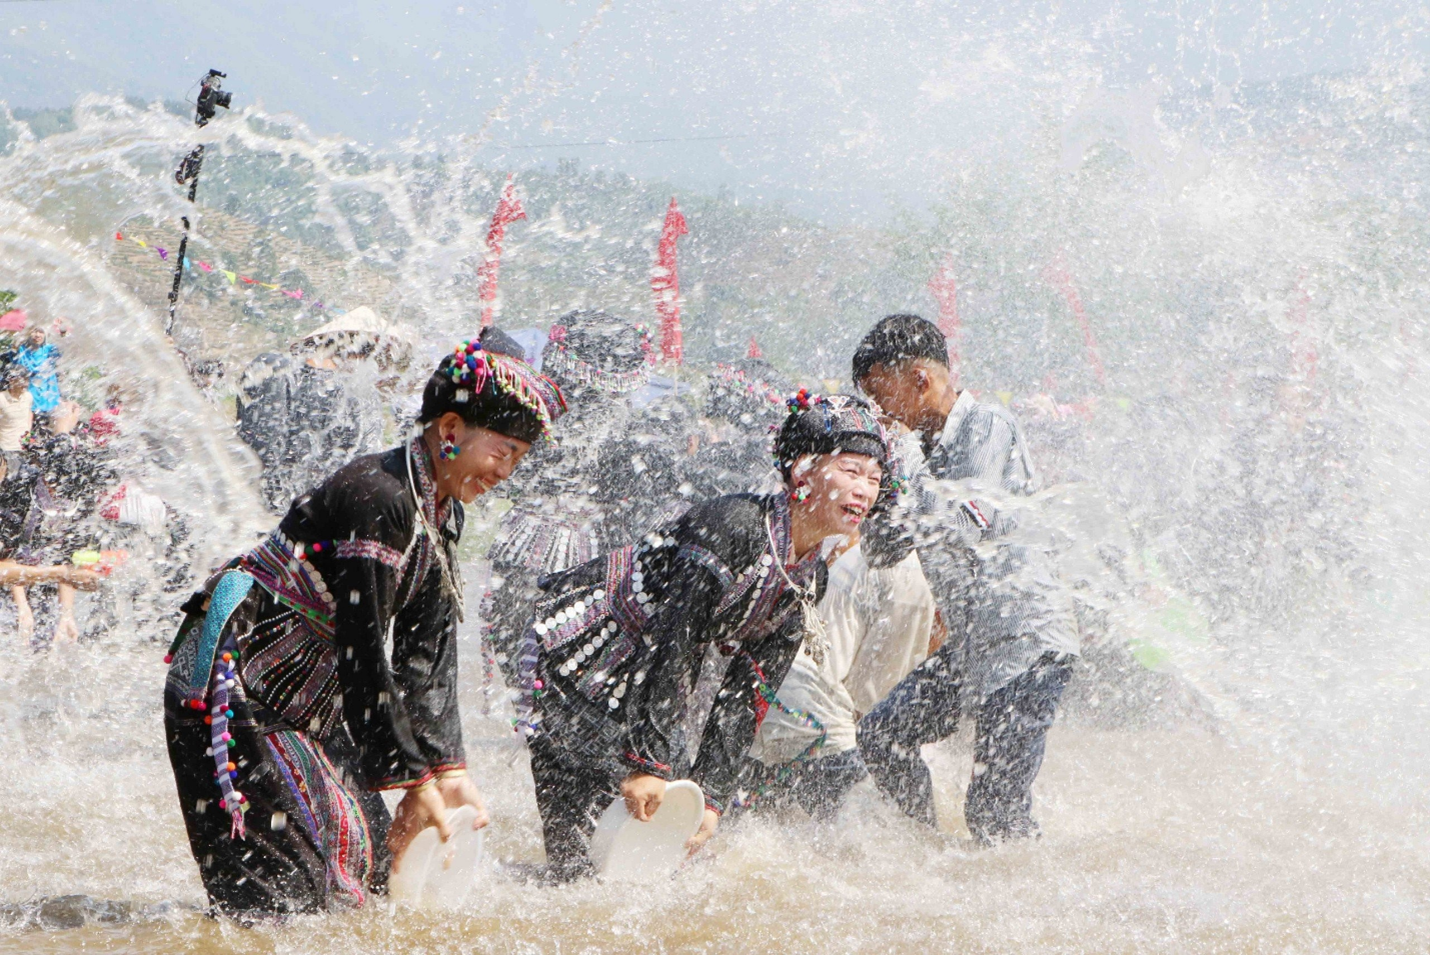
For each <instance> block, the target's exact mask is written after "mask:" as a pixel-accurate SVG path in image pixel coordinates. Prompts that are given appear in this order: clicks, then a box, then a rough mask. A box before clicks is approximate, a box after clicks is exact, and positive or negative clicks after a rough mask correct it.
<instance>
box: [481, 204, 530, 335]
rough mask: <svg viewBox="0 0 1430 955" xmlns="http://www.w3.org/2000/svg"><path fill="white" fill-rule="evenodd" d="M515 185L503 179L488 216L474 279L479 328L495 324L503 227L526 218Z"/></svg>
mask: <svg viewBox="0 0 1430 955" xmlns="http://www.w3.org/2000/svg"><path fill="white" fill-rule="evenodd" d="M515 190H516V184H515V183H514V182H513V181H512V177H511V176H507V177H506V188H505V189H503V190H502V194H501V199H499V200H498V201H497V208H496V211H495V212H493V213H492V224H491V227H490V228H488V229H487V254H486V256H485V258H483V259H482V265H481V268H480V269H478V270H477V275H478V277H479V278H480V279H481V291H480V293H479V294H480V296H481V302H482V327H483V328H487V327H488V326H490V325H491V324H492V323H493V322H495V321H496V311H497V273H498V272H500V271H501V247H502V240H503V239H504V238H505V237H506V227H507V226H509V225H511V224H512V223H513V222H516V221H517V220H518V219H525V218H526V210H525V209H523V208H522V207H521V200H520V199H518V198H517V197H516V191H515Z"/></svg>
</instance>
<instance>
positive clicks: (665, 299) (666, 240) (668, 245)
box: [650, 196, 690, 365]
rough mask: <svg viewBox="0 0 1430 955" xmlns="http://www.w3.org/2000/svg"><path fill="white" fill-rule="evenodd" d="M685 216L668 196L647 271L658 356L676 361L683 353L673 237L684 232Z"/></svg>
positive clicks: (679, 359)
mask: <svg viewBox="0 0 1430 955" xmlns="http://www.w3.org/2000/svg"><path fill="white" fill-rule="evenodd" d="M689 233H690V230H689V229H688V228H686V225H685V216H683V215H681V214H680V207H679V206H677V205H676V204H675V197H674V196H671V197H670V207H669V208H668V209H666V210H665V227H664V228H663V229H661V231H660V246H659V247H658V248H657V249H656V254H655V267H654V268H652V269H651V270H650V290H651V292H652V293H653V294H654V295H655V310H656V313H657V314H658V315H660V356H661V358H663V359H665V360H666V361H673V362H675V363H676V364H677V365H678V364H680V361H681V356H682V354H683V352H684V347H683V343H682V341H681V335H680V278H679V276H678V275H677V274H676V270H675V240H676V239H678V238H680V237H681V236H683V235H688V234H689Z"/></svg>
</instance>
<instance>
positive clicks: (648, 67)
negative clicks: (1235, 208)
mask: <svg viewBox="0 0 1430 955" xmlns="http://www.w3.org/2000/svg"><path fill="white" fill-rule="evenodd" d="M1427 24H1430V12H1427V9H1426V8H1416V7H1414V6H1412V5H1410V4H1408V3H1404V4H1397V3H1388V2H1376V0H1370V2H1361V3H1349V2H1341V0H1305V2H1299V3H1288V2H1276V0H1170V2H1169V0H1150V2H1121V3H1119V2H1112V0H1070V2H1062V3H1047V2H1033V3H1029V2H1020V0H1008V2H987V0H972V2H958V3H952V2H937V3H936V2H927V0H824V2H807V0H778V2H763V0H720V2H715V0H709V2H691V0H634V2H621V0H539V2H538V0H533V2H524V3H518V2H513V3H478V2H473V0H457V2H452V0H435V2H430V3H423V4H414V3H407V2H399V0H356V2H324V3H320V4H296V3H292V2H290V0H254V2H248V3H241V4H238V3H236V4H231V5H229V4H219V3H212V2H207V0H191V2H182V3H181V2H172V0H150V2H137V0H0V99H3V100H4V101H6V102H8V103H9V104H10V105H11V106H16V107H39V106H63V105H67V104H69V103H70V102H72V101H73V100H74V98H75V97H76V96H78V95H80V94H83V93H90V92H105V93H124V94H127V95H133V96H139V97H142V98H145V99H156V98H162V99H178V98H181V97H183V96H184V95H185V94H186V92H187V93H188V95H190V96H191V95H192V87H193V86H194V84H195V81H196V80H197V79H198V78H199V77H200V76H201V75H203V73H204V72H205V71H206V70H207V69H208V68H209V67H214V68H217V69H220V70H223V71H225V72H227V73H228V74H229V80H228V81H227V88H228V89H229V90H231V91H232V92H233V94H234V102H235V104H236V105H239V104H253V103H261V104H262V105H263V107H264V108H265V109H267V110H269V111H272V112H291V113H292V114H294V115H296V116H297V117H299V118H300V119H301V120H303V121H304V122H305V123H307V124H308V125H309V126H311V127H312V128H313V129H314V130H316V131H318V132H320V133H323V134H329V135H341V136H345V137H349V138H352V139H354V140H356V141H359V142H363V143H371V144H373V145H375V146H378V147H385V146H392V145H397V144H403V145H405V146H406V147H407V148H412V147H413V146H414V145H415V146H418V147H423V146H430V145H432V144H434V143H440V144H442V148H444V149H450V148H463V149H467V148H470V149H479V150H480V155H481V158H482V160H483V161H484V162H487V163H490V164H491V165H492V166H493V167H497V168H505V169H511V170H520V169H522V168H529V167H530V166H532V165H543V164H546V165H551V164H554V163H555V162H556V161H557V160H558V159H562V158H575V159H577V160H578V161H580V162H581V163H582V164H583V165H596V166H600V167H602V168H607V169H612V170H620V171H623V172H628V173H630V174H632V175H636V176H639V177H642V178H659V179H666V180H669V181H671V182H673V183H676V184H680V185H683V186H686V187H689V188H698V189H701V190H706V191H711V192H713V191H716V190H719V189H722V188H723V189H727V190H730V191H731V192H733V193H734V194H735V195H736V196H748V197H750V198H754V199H760V200H770V199H775V200H780V201H783V202H787V203H791V204H793V205H795V206H796V207H799V208H802V209H804V210H806V211H810V212H813V213H815V214H816V215H818V216H822V217H827V218H830V219H834V220H844V219H850V218H857V217H860V216H864V215H868V214H871V213H874V214H877V213H879V212H881V211H882V212H887V211H889V210H893V209H898V208H901V207H906V206H911V205H913V206H916V205H917V204H918V203H919V202H920V199H921V197H924V196H927V195H928V194H929V193H930V192H931V191H934V190H936V189H937V183H938V182H940V181H942V180H945V179H947V178H948V177H950V176H954V175H957V173H958V171H959V169H960V168H961V167H962V166H964V165H965V164H967V163H969V162H995V163H997V162H1006V163H1010V164H1011V165H1013V166H1016V165H1017V164H1018V163H1020V162H1024V161H1026V160H1027V159H1028V158H1029V157H1030V156H1035V155H1037V154H1039V153H1040V151H1046V149H1047V148H1048V147H1049V136H1050V131H1056V130H1057V129H1058V128H1059V126H1060V124H1062V123H1064V122H1066V121H1067V119H1068V117H1069V116H1071V115H1073V114H1074V113H1075V112H1076V111H1077V109H1078V107H1079V104H1081V103H1086V102H1088V101H1089V99H1090V98H1095V97H1096V95H1097V94H1098V91H1100V90H1101V91H1105V90H1134V91H1135V90H1139V89H1148V88H1151V89H1154V90H1155V91H1157V95H1159V96H1160V95H1175V94H1177V93H1189V92H1190V93H1195V94H1196V95H1198V96H1205V97H1206V98H1207V100H1208V102H1212V101H1217V102H1223V103H1224V102H1227V101H1228V100H1229V99H1230V98H1232V97H1234V95H1235V94H1236V92H1237V91H1238V90H1242V89H1245V88H1246V87H1248V86H1249V85H1256V84H1264V83H1267V82H1274V81H1278V80H1285V79H1290V78H1294V77H1299V76H1305V75H1307V74H1313V73H1328V72H1344V71H1358V70H1367V69H1377V68H1379V69H1385V68H1389V67H1390V66H1394V65H1397V64H1398V65H1402V66H1403V65H1404V64H1405V63H1406V62H1407V61H1410V62H1412V63H1413V64H1415V65H1416V68H1418V64H1420V63H1422V62H1423V61H1424V59H1425V57H1426V54H1427V52H1430V44H1427V35H1430V31H1427ZM1218 97H1220V98H1219V99H1218ZM453 137H463V138H462V139H461V140H460V146H454V145H453V143H454V142H455V140H454V139H453ZM653 140H654V141H653Z"/></svg>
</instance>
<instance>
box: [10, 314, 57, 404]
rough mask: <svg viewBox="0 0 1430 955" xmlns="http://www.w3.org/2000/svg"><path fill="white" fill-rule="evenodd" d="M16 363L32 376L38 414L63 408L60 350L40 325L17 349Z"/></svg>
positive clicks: (31, 383)
mask: <svg viewBox="0 0 1430 955" xmlns="http://www.w3.org/2000/svg"><path fill="white" fill-rule="evenodd" d="M14 361H15V364H17V365H19V366H20V367H21V368H24V369H25V370H26V371H27V372H29V373H30V396H31V398H33V399H34V408H33V409H32V410H33V411H34V413H35V414H37V415H47V414H50V413H51V412H53V411H54V410H55V409H56V408H58V407H59V406H60V376H59V361H60V350H59V349H58V348H56V347H55V346H54V345H51V344H50V343H49V341H48V340H47V337H46V335H45V330H44V329H43V328H41V327H39V326H38V325H36V326H34V327H32V328H31V329H30V331H29V332H28V333H27V334H26V335H25V343H24V344H23V345H21V346H20V347H19V348H17V349H15V357H14Z"/></svg>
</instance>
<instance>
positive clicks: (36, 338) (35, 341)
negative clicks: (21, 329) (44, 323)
mask: <svg viewBox="0 0 1430 955" xmlns="http://www.w3.org/2000/svg"><path fill="white" fill-rule="evenodd" d="M44 343H45V330H44V329H43V328H32V329H30V344H31V345H33V346H35V347H36V348H39V347H40V346H41V345H43V344H44Z"/></svg>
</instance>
